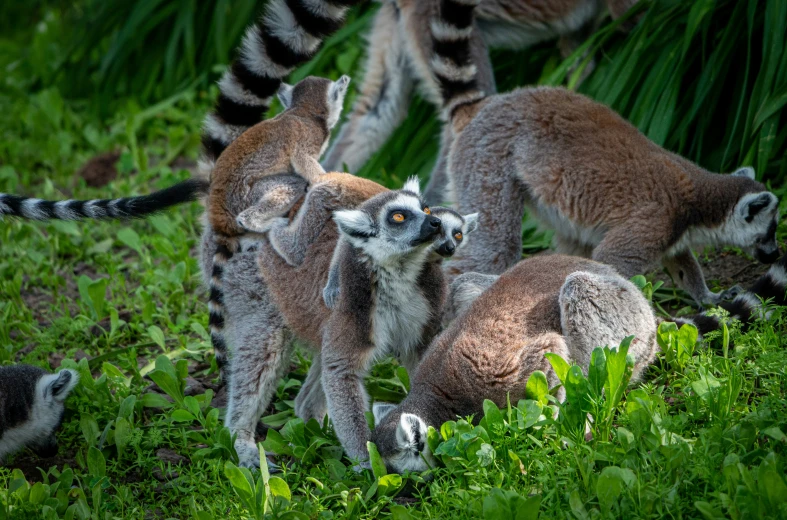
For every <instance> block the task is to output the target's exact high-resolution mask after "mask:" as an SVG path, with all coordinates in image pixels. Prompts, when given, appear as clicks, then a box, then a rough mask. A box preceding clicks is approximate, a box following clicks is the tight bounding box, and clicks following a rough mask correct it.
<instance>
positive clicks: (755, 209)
mask: <svg viewBox="0 0 787 520" xmlns="http://www.w3.org/2000/svg"><path fill="white" fill-rule="evenodd" d="M732 175H734V176H736V177H746V178H748V179H750V180H751V182H752V183H755V181H754V169H753V168H749V167H744V168H739V169H738V170H736V171H735V172H734V173H733V174H732ZM753 188H754V189H753V190H752V191H750V192H749V193H746V194H745V195H743V196H742V197H741V198H740V199H739V200H738V202H737V203H736V204H735V208H734V209H733V211H732V213H731V214H730V216H729V217H728V219H727V222H726V223H725V225H724V227H725V231H726V232H728V234H729V237H730V242H731V245H734V246H737V247H740V248H742V249H744V250H746V251H747V252H748V253H749V254H751V255H752V256H754V257H755V258H757V260H759V261H760V262H762V263H765V264H771V263H773V262H775V261H776V260H777V259H778V258H779V248H778V245H777V244H776V226H777V224H778V223H779V199H778V198H776V195H774V194H773V193H771V192H769V191H765V190H764V189H763V186H762V184H760V183H756V186H753ZM725 234H727V233H725Z"/></svg>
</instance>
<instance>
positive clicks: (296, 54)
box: [200, 0, 362, 174]
mask: <svg viewBox="0 0 787 520" xmlns="http://www.w3.org/2000/svg"><path fill="white" fill-rule="evenodd" d="M361 1H362V0H271V1H270V2H269V3H268V5H267V6H266V9H265V14H264V15H263V16H262V18H261V19H260V20H259V21H258V22H257V23H255V24H254V25H252V26H251V27H249V28H248V29H247V30H246V34H245V36H244V38H243V42H242V44H241V48H240V51H239V55H238V57H237V58H236V59H235V61H234V62H233V63H232V65H231V66H230V69H229V70H228V71H227V72H225V73H224V76H223V77H222V78H221V80H220V81H219V90H220V94H219V98H218V100H217V101H216V106H215V110H214V111H213V113H211V114H209V115H208V116H207V117H206V118H205V122H204V128H203V136H202V145H203V158H202V161H201V164H200V170H201V171H202V172H203V174H205V173H208V172H210V170H211V169H212V165H213V163H214V162H215V161H216V159H218V157H219V155H221V152H223V151H224V149H225V148H226V147H227V146H229V144H230V143H232V141H234V140H235V139H236V138H237V137H238V136H239V135H240V134H242V133H243V132H244V131H245V130H247V129H248V128H250V127H252V126H254V125H255V124H257V123H259V122H260V121H262V119H263V117H264V116H265V113H266V112H267V111H268V109H269V108H270V104H271V101H272V99H273V96H274V95H275V94H276V92H277V91H278V90H279V87H280V86H281V83H282V81H283V80H284V79H285V78H286V77H287V76H288V75H289V74H290V73H291V72H292V71H293V70H295V68H296V67H297V66H299V65H302V64H303V63H306V62H307V61H309V60H310V59H312V58H313V57H314V56H315V55H316V54H317V51H318V50H319V48H320V46H321V45H322V42H323V40H324V39H325V38H326V37H327V36H329V35H331V34H333V33H334V32H336V31H337V30H338V29H339V28H340V27H341V26H342V24H343V23H344V17H345V15H346V13H347V10H348V9H349V7H351V6H353V5H355V4H358V3H360V2H361Z"/></svg>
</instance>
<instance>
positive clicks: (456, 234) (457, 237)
mask: <svg viewBox="0 0 787 520" xmlns="http://www.w3.org/2000/svg"><path fill="white" fill-rule="evenodd" d="M454 238H455V239H457V240H462V233H454Z"/></svg>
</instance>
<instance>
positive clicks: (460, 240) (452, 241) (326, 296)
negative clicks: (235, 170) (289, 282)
mask: <svg viewBox="0 0 787 520" xmlns="http://www.w3.org/2000/svg"><path fill="white" fill-rule="evenodd" d="M431 211H432V215H434V216H435V217H437V218H439V219H440V220H441V221H442V223H443V224H442V236H441V238H440V239H435V240H434V241H433V242H432V251H433V253H432V255H431V261H434V262H440V263H442V260H443V258H450V257H452V256H454V253H455V252H456V250H457V249H459V248H460V247H462V245H464V244H465V236H466V235H469V234H470V233H472V232H473V231H475V229H476V227H478V214H477V213H473V214H471V215H465V216H462V215H460V214H459V213H457V212H456V211H454V210H452V209H450V208H441V207H439V206H438V207H433V208H431ZM274 238H275V235H274V236H271V246H273V248H274V249H276V250H277V252H279V253H280V254H281V252H280V248H277V242H276V241H275V240H274ZM341 250H342V247H341V243H339V244H337V245H336V249H335V250H334V253H333V259H332V260H331V267H330V270H329V272H328V282H327V283H326V284H325V287H324V288H323V290H322V298H323V300H324V301H325V305H326V306H327V307H328V308H329V309H333V307H334V305H335V304H336V299H337V298H338V297H339V265H340V262H339V256H340V253H341ZM284 259H285V260H287V258H286V257H285V258H284ZM288 263H290V264H291V265H295V264H292V262H288Z"/></svg>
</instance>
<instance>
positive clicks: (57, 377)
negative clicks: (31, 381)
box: [0, 369, 79, 460]
mask: <svg viewBox="0 0 787 520" xmlns="http://www.w3.org/2000/svg"><path fill="white" fill-rule="evenodd" d="M64 373H67V374H68V375H64ZM66 379H67V381H66ZM78 382H79V373H78V372H76V371H75V370H68V369H66V370H62V371H60V372H59V373H57V374H47V375H45V376H42V377H41V379H39V380H38V382H37V383H36V388H35V396H34V397H33V405H32V406H31V408H30V411H29V415H28V419H27V421H26V422H24V423H22V424H18V425H16V426H14V427H13V428H10V429H7V430H6V431H5V433H4V434H3V437H2V439H0V460H2V459H3V458H4V457H5V456H6V455H8V454H9V453H13V452H15V451H17V450H19V449H21V448H23V447H25V446H35V445H38V444H43V443H45V442H46V441H47V439H48V438H49V437H50V436H51V435H53V434H54V432H55V430H56V429H57V427H58V426H60V419H61V417H62V416H63V408H64V406H63V401H65V399H66V397H68V394H69V393H70V392H71V390H73V389H74V387H75V386H76V385H77V383H78Z"/></svg>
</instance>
